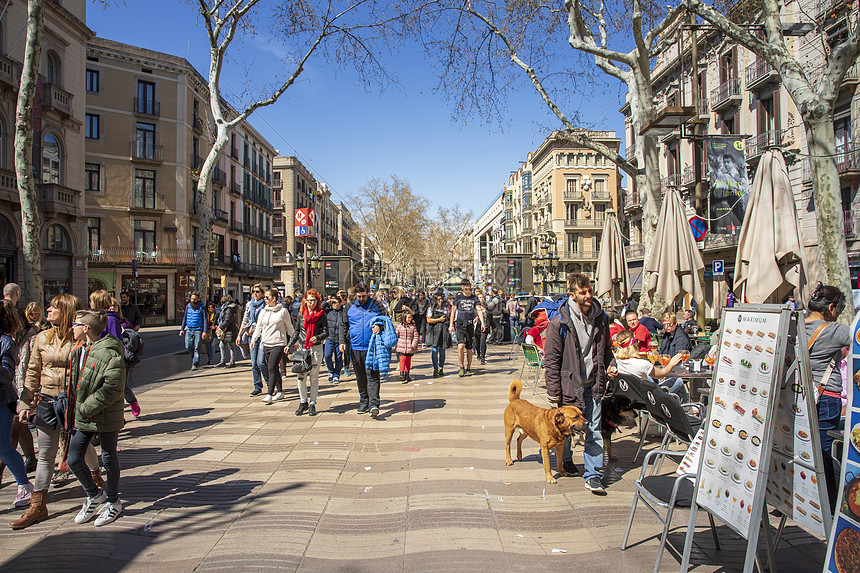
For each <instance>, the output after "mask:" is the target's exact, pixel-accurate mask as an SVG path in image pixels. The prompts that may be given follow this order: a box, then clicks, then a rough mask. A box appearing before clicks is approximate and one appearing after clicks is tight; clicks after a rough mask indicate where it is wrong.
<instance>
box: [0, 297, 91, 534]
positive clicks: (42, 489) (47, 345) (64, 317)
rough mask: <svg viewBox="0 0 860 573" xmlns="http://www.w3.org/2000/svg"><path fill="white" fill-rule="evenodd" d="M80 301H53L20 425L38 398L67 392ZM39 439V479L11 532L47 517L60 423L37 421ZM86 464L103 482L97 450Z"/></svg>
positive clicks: (23, 395)
mask: <svg viewBox="0 0 860 573" xmlns="http://www.w3.org/2000/svg"><path fill="white" fill-rule="evenodd" d="M83 307H84V305H83V303H82V302H81V300H80V299H79V298H77V297H76V296H73V295H71V294H68V293H61V294H58V295H57V296H55V297H54V298H53V299H52V300H51V304H50V305H49V306H48V309H47V315H48V322H49V323H50V324H51V326H52V328H50V329H48V330H45V331H44V332H40V333H39V334H37V335H36V339H35V341H34V342H33V350H32V352H31V354H30V362H29V365H28V366H27V374H26V378H25V380H24V388H23V389H22V391H21V402H22V406H23V405H26V406H28V407H29V409H28V408H25V407H22V408H21V411H20V412H19V419H20V420H21V422H27V421H28V420H29V419H30V418H33V417H35V415H36V395H37V394H42V395H45V396H50V397H52V398H56V397H57V396H59V395H60V393H61V392H67V391H68V386H67V376H66V374H67V367H68V364H69V356H70V355H71V353H72V348H73V347H74V342H75V341H74V338H73V337H72V321H73V320H74V317H75V313H76V312H77V311H79V310H81V309H83ZM36 429H37V430H38V436H37V438H36V440H37V444H38V446H39V459H38V462H37V464H36V479H35V480H34V482H35V483H34V491H33V496H32V497H31V498H30V507H29V508H28V509H27V511H26V513H24V515H23V516H22V517H21V518H20V519H18V520H16V521H13V522H12V523H11V524H10V525H11V526H12V529H23V528H25V527H29V526H30V525H32V524H34V523H37V522H39V521H42V520H43V519H46V518H47V517H48V508H47V506H46V502H47V495H48V487H49V486H50V485H51V477H52V476H53V474H54V461H55V460H56V457H57V451H58V450H59V448H60V438H61V434H62V433H63V430H62V428H61V427H60V425H59V423H57V424H54V427H53V428H52V427H49V426H46V425H45V424H42V423H40V421H39V419H38V418H37V419H36ZM85 457H86V462H87V466H89V468H90V470H91V471H92V473H93V478H94V479H96V481H100V482H101V483H104V480H102V478H101V472H100V471H99V469H98V467H99V465H98V458H97V457H96V451H95V449H94V448H93V447H92V446H90V447H89V449H88V450H87V453H86V456H85Z"/></svg>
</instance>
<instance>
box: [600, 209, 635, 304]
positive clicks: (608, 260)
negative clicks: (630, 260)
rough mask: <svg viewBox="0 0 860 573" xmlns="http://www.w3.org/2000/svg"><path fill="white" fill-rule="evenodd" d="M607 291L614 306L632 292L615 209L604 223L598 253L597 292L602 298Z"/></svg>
mask: <svg viewBox="0 0 860 573" xmlns="http://www.w3.org/2000/svg"><path fill="white" fill-rule="evenodd" d="M606 293H609V299H610V300H611V301H612V308H615V305H616V303H618V302H620V301H622V300H625V299H627V298H628V297H629V296H630V295H631V294H632V289H631V288H630V272H629V271H628V270H627V258H626V257H625V255H624V242H623V240H622V236H621V227H620V226H619V224H618V217H616V216H615V212H614V211H609V212H608V216H607V217H606V222H605V223H604V224H603V235H602V236H601V239H600V253H598V259H597V293H596V294H597V297H598V298H600V297H602V296H604V295H606Z"/></svg>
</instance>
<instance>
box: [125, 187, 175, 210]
mask: <svg viewBox="0 0 860 573" xmlns="http://www.w3.org/2000/svg"><path fill="white" fill-rule="evenodd" d="M166 209H167V199H166V197H165V196H164V195H162V194H161V193H138V192H136V191H135V190H134V189H132V190H131V192H130V193H129V194H128V210H129V211H159V212H160V211H164V210H166Z"/></svg>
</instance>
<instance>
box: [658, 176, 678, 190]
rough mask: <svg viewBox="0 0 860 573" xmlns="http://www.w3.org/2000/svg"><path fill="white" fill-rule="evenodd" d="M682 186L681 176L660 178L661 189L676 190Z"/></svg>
mask: <svg viewBox="0 0 860 573" xmlns="http://www.w3.org/2000/svg"><path fill="white" fill-rule="evenodd" d="M680 186H681V174H680V173H673V174H671V175H667V176H665V177H661V178H660V189H663V190H666V189H670V188H672V189H676V188H678V187H680Z"/></svg>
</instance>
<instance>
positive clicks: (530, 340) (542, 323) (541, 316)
mask: <svg viewBox="0 0 860 573" xmlns="http://www.w3.org/2000/svg"><path fill="white" fill-rule="evenodd" d="M535 314H536V316H535V325H534V326H533V327H531V328H530V329H529V330H528V332H527V333H526V344H534V345H536V346H537V347H538V350H540V352H541V354H543V344H544V342H545V341H546V332H545V331H546V327H547V326H549V320H547V317H546V311H545V310H544V309H542V308H541V309H538V311H537V312H536V313H535Z"/></svg>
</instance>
